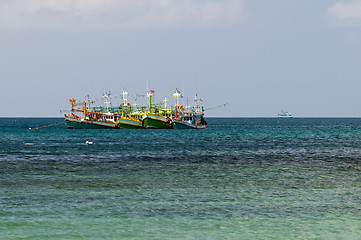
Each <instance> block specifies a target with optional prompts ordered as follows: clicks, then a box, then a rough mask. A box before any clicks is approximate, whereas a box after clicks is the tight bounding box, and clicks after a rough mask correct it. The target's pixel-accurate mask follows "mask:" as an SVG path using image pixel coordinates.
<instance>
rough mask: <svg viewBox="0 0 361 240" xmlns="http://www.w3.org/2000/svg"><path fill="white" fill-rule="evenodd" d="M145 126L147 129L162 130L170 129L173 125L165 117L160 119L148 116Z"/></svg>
mask: <svg viewBox="0 0 361 240" xmlns="http://www.w3.org/2000/svg"><path fill="white" fill-rule="evenodd" d="M143 126H144V127H145V128H162V129H170V128H172V125H171V124H170V123H169V122H168V121H167V119H166V118H164V117H159V116H155V115H147V116H145V118H144V119H143Z"/></svg>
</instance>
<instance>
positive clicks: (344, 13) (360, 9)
mask: <svg viewBox="0 0 361 240" xmlns="http://www.w3.org/2000/svg"><path fill="white" fill-rule="evenodd" d="M328 13H329V14H330V15H331V16H332V17H334V18H335V19H336V20H337V21H339V22H342V23H361V0H351V1H347V2H344V1H340V2H337V3H335V4H334V5H332V6H331V7H330V8H329V9H328Z"/></svg>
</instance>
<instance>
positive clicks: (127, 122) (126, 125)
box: [118, 118, 144, 129]
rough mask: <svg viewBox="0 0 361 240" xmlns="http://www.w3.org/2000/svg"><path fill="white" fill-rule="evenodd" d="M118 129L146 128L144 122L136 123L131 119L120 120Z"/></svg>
mask: <svg viewBox="0 0 361 240" xmlns="http://www.w3.org/2000/svg"><path fill="white" fill-rule="evenodd" d="M118 127H119V128H128V129H137V128H144V127H143V125H142V122H139V121H134V120H130V119H123V118H119V119H118Z"/></svg>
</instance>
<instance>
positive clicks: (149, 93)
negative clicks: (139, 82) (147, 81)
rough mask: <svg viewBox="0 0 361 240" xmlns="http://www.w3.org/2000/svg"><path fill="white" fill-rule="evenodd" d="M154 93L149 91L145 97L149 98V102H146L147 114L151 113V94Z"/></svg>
mask: <svg viewBox="0 0 361 240" xmlns="http://www.w3.org/2000/svg"><path fill="white" fill-rule="evenodd" d="M154 92H155V91H154V90H149V91H148V92H147V96H148V98H149V100H148V104H149V105H148V112H149V113H151V110H152V96H153V93H154Z"/></svg>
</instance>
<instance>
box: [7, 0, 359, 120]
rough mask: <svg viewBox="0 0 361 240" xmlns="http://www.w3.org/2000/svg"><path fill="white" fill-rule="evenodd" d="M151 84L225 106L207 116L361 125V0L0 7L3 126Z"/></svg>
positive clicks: (12, 3)
mask: <svg viewBox="0 0 361 240" xmlns="http://www.w3.org/2000/svg"><path fill="white" fill-rule="evenodd" d="M147 80H148V83H149V88H150V89H154V90H155V91H156V99H157V100H161V99H163V98H164V96H166V95H169V94H171V93H172V92H173V91H174V89H175V88H179V89H181V90H182V92H183V94H184V95H186V96H190V99H192V97H193V94H194V93H195V92H198V93H199V95H200V96H201V97H202V99H203V100H204V104H205V106H206V107H212V106H217V105H219V104H222V103H229V104H228V106H227V107H226V108H222V109H218V110H213V111H209V112H207V113H206V116H240V117H243V116H255V117H257V116H275V115H277V113H279V112H280V111H281V110H288V111H290V112H292V113H293V114H294V115H295V116H361V94H360V92H361V0H343V1H341V0H317V1H314V0H312V1H311V0H305V1H300V0H274V1H269V0H136V1H135V0H1V1H0V82H1V85H0V109H1V113H0V116H61V114H60V113H59V110H61V109H69V102H68V99H69V98H71V97H73V96H74V97H76V98H77V99H79V100H82V99H83V98H84V96H85V95H87V94H90V95H91V96H94V97H95V98H98V99H99V98H100V96H101V94H102V91H103V90H109V89H110V90H111V92H112V94H113V95H118V94H120V92H121V90H122V89H123V88H126V89H127V91H128V92H129V93H131V94H135V93H137V94H144V93H145V91H146V88H147ZM130 100H131V97H130Z"/></svg>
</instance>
